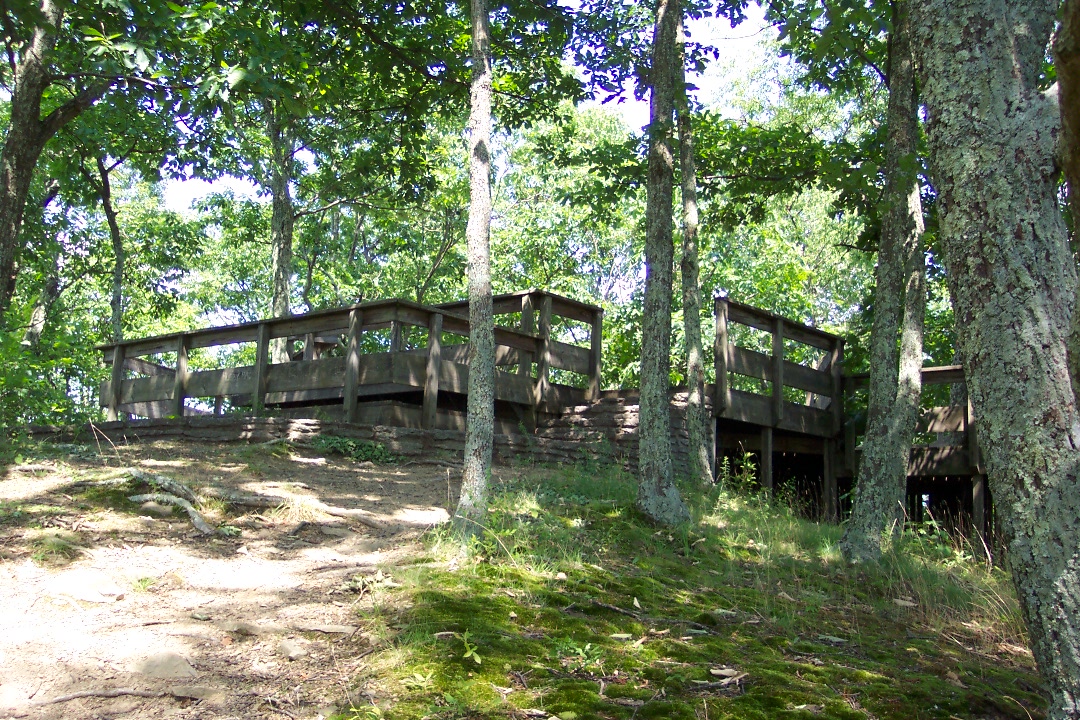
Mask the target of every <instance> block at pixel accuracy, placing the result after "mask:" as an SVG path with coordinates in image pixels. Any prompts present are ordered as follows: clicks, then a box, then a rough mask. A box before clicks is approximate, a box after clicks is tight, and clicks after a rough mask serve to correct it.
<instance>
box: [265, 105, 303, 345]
mask: <svg viewBox="0 0 1080 720" xmlns="http://www.w3.org/2000/svg"><path fill="white" fill-rule="evenodd" d="M264 108H265V110H266V117H267V126H266V129H267V134H268V135H269V138H270V151H271V168H270V199H271V208H272V210H271V215H270V253H271V271H272V273H273V288H272V295H271V300H270V305H271V307H270V310H271V315H272V316H273V317H276V318H277V317H288V316H289V315H290V314H291V307H290V303H289V299H290V287H289V284H290V280H291V279H292V246H293V223H294V222H295V218H296V212H295V210H294V209H293V201H292V194H291V192H290V190H289V181H290V180H291V179H292V172H291V168H292V161H293V154H294V153H295V152H296V141H295V140H294V138H293V136H292V131H291V128H290V127H289V123H288V121H287V120H285V119H283V118H281V117H279V113H281V112H283V111H279V109H278V108H277V107H276V106H275V104H274V103H273V102H272V101H267V102H266V103H265V104H264ZM288 361H289V348H288V341H287V339H286V338H275V339H274V340H272V341H271V343H270V362H272V363H283V362H288Z"/></svg>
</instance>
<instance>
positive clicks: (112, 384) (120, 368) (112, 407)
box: [106, 343, 124, 422]
mask: <svg viewBox="0 0 1080 720" xmlns="http://www.w3.org/2000/svg"><path fill="white" fill-rule="evenodd" d="M123 395H124V346H123V345H122V344H120V343H117V344H116V345H114V346H113V357H112V374H111V375H110V376H109V411H108V414H107V415H106V419H108V421H109V422H116V421H117V420H119V419H120V401H121V400H122V399H123Z"/></svg>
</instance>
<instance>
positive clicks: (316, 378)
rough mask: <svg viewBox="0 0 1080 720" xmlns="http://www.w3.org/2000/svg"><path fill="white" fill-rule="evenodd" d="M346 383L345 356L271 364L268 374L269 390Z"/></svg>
mask: <svg viewBox="0 0 1080 720" xmlns="http://www.w3.org/2000/svg"><path fill="white" fill-rule="evenodd" d="M344 385H345V358H326V359H323V360H298V361H294V362H289V363H281V364H279V365H271V366H270V367H269V368H268V369H267V374H266V391H267V392H287V391H290V390H318V389H321V388H330V387H334V388H342V387H344Z"/></svg>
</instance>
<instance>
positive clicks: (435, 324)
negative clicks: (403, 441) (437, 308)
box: [420, 313, 443, 430]
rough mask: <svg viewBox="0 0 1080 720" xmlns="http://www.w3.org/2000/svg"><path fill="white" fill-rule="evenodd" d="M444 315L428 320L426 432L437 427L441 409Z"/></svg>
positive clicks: (422, 421) (423, 416)
mask: <svg viewBox="0 0 1080 720" xmlns="http://www.w3.org/2000/svg"><path fill="white" fill-rule="evenodd" d="M442 322H443V316H442V313H435V314H434V315H432V316H431V319H430V320H428V343H427V375H426V376H425V378H424V405H423V412H422V413H421V416H420V426H421V427H423V428H424V429H425V430H431V429H434V427H435V418H436V413H437V411H438V407H439V370H440V368H441V367H442Z"/></svg>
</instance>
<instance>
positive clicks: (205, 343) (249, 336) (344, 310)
mask: <svg viewBox="0 0 1080 720" xmlns="http://www.w3.org/2000/svg"><path fill="white" fill-rule="evenodd" d="M389 309H405V310H410V311H414V312H417V313H419V314H421V315H423V316H424V317H425V318H426V317H430V316H431V315H434V314H436V313H438V314H441V315H443V316H444V318H446V320H449V322H447V321H446V320H444V323H443V328H444V330H445V331H446V332H451V333H459V332H462V331H467V329H468V324H469V319H468V317H467V316H464V315H460V314H458V313H455V312H452V309H448V308H443V307H439V306H433V305H422V304H420V303H416V302H413V301H411V300H402V299H388V300H371V301H368V302H362V303H358V304H354V305H346V306H344V307H339V308H330V309H326V310H316V311H314V312H310V313H305V314H303V315H290V316H287V317H280V318H269V319H266V320H255V321H252V322H246V323H236V324H233V325H222V326H219V327H211V328H200V329H197V330H188V331H181V332H174V333H167V334H164V335H155V336H152V337H146V338H135V339H131V340H124V341H122V342H120V343H107V344H104V345H97V346H96V349H97V350H100V351H102V352H104V353H110V352H111V351H112V350H113V349H114V348H115V347H116V346H117V345H120V346H122V347H124V348H125V353H124V354H125V355H130V356H137V355H149V354H153V353H155V352H167V351H169V350H172V349H174V348H175V347H176V344H177V342H178V341H179V340H180V338H182V337H186V338H188V339H189V340H191V341H192V343H191V344H192V346H193V347H211V346H214V345H228V344H231V343H235V342H254V341H255V339H256V335H257V333H258V328H259V326H260V325H267V326H269V327H270V329H271V336H276V337H284V336H288V335H292V334H294V333H293V332H285V333H280V332H279V333H278V334H275V333H274V329H275V328H278V329H279V328H281V326H292V329H295V328H296V327H298V326H300V327H301V328H302V332H320V331H331V330H342V331H344V330H346V329H347V328H348V318H349V314H350V313H351V312H352V311H353V310H361V311H363V312H364V313H365V315H368V314H369V313H372V312H374V311H378V310H389ZM400 321H401V322H404V323H406V324H414V325H419V324H421V323H419V322H413V321H410V319H409V318H407V317H405V318H401V319H400ZM495 333H496V337H495V341H496V343H497V344H509V345H511V346H513V347H522V346H525V347H527V348H528V349H530V350H531V349H533V347H534V345H535V343H536V341H537V340H538V338H537V336H536V335H530V334H529V333H525V332H521V331H520V330H514V329H511V328H503V327H499V328H496V331H495Z"/></svg>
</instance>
